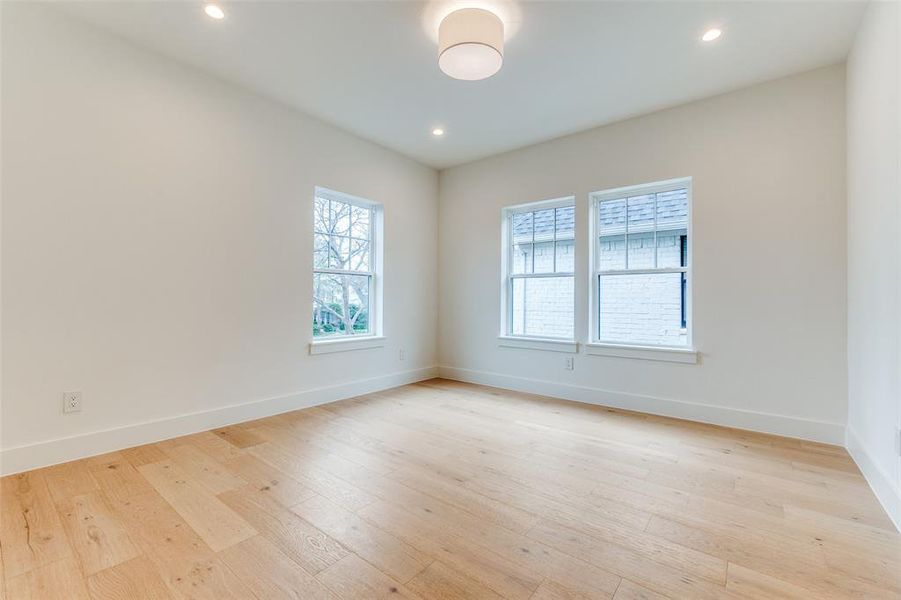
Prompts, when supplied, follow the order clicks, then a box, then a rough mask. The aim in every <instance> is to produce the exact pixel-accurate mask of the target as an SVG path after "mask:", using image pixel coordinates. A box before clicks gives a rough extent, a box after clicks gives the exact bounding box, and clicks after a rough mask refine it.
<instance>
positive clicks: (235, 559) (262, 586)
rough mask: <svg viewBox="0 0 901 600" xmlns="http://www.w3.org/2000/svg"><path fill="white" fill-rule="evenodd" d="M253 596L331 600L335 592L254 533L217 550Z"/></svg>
mask: <svg viewBox="0 0 901 600" xmlns="http://www.w3.org/2000/svg"><path fill="white" fill-rule="evenodd" d="M220 558H221V560H222V562H223V563H224V564H225V566H227V567H228V568H229V569H231V571H232V573H234V574H235V576H236V577H238V579H240V580H241V581H242V582H243V583H244V584H245V585H246V586H247V588H248V589H249V590H250V591H251V592H252V593H253V594H254V596H255V597H256V598H261V599H265V600H282V599H284V600H291V599H295V600H296V599H298V598H303V599H304V600H334V599H335V598H336V596H335V595H334V594H333V593H332V592H331V591H330V590H329V589H328V588H326V587H325V586H324V585H323V584H322V583H320V582H319V581H318V580H317V579H316V578H315V577H314V576H313V575H311V574H309V573H307V572H306V571H304V570H303V568H302V567H301V566H300V565H299V564H297V563H296V562H294V561H292V560H291V559H290V558H288V556H287V555H285V554H284V553H282V552H281V551H280V550H279V549H278V548H277V547H276V546H275V545H274V544H273V543H271V542H269V541H268V540H266V539H265V538H264V537H263V536H261V535H256V536H254V537H252V538H250V539H248V540H244V541H243V542H241V543H239V544H235V545H234V546H232V547H231V548H228V549H226V550H223V551H222V553H221V554H220Z"/></svg>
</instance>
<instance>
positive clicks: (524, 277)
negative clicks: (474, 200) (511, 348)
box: [501, 198, 575, 340]
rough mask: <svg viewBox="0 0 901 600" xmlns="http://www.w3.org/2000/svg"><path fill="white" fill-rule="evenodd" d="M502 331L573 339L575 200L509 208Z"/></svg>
mask: <svg viewBox="0 0 901 600" xmlns="http://www.w3.org/2000/svg"><path fill="white" fill-rule="evenodd" d="M503 239H504V266H503V267H504V283H503V294H502V295H503V313H504V316H503V318H504V321H503V322H504V327H503V328H502V332H501V333H502V335H505V336H509V337H525V338H550V339H563V340H572V339H573V338H574V333H575V331H574V330H575V324H574V318H575V306H574V305H575V290H574V283H575V277H574V271H575V200H574V199H573V198H565V199H561V200H552V201H545V202H537V203H534V204H525V205H521V206H516V207H511V208H507V209H505V210H504V235H503Z"/></svg>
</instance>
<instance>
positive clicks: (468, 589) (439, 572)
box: [407, 561, 503, 600]
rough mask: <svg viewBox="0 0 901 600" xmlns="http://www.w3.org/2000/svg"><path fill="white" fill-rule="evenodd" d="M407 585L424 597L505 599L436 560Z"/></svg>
mask: <svg viewBox="0 0 901 600" xmlns="http://www.w3.org/2000/svg"><path fill="white" fill-rule="evenodd" d="M407 587H408V588H409V589H411V590H412V591H414V592H416V593H417V594H419V595H420V596H422V597H423V598H434V599H435V600H456V599H459V600H503V598H502V596H499V595H498V594H495V593H494V592H493V591H491V590H490V589H488V588H487V587H485V586H484V585H482V584H481V583H479V582H478V581H476V580H474V579H471V578H469V577H467V576H466V575H464V574H463V573H460V572H459V571H456V570H454V569H452V568H450V567H448V566H447V565H445V564H444V563H442V562H440V561H435V562H433V563H432V564H431V565H429V567H428V568H427V569H425V570H424V571H423V572H421V573H419V574H418V575H417V576H416V577H414V578H413V579H412V580H411V581H410V582H409V583H408V584H407Z"/></svg>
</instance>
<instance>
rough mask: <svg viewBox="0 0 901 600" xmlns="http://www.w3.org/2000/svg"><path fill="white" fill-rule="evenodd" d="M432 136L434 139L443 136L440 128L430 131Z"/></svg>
mask: <svg viewBox="0 0 901 600" xmlns="http://www.w3.org/2000/svg"><path fill="white" fill-rule="evenodd" d="M432 135H434V136H435V137H441V136H442V135H444V130H443V129H441V128H440V127H436V128H435V129H433V130H432Z"/></svg>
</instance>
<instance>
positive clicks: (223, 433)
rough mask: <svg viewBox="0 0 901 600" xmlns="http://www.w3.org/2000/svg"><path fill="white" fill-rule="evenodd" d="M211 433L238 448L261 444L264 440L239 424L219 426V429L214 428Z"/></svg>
mask: <svg viewBox="0 0 901 600" xmlns="http://www.w3.org/2000/svg"><path fill="white" fill-rule="evenodd" d="M213 433H214V434H216V435H218V436H219V437H221V438H222V439H223V440H225V441H227V442H228V443H230V444H232V445H234V446H236V447H238V448H249V447H251V446H256V445H257V444H262V443H263V441H264V440H263V439H261V438H259V437H257V436H256V435H255V434H253V433H251V432H249V431H248V430H247V429H245V428H244V427H243V426H241V425H232V426H230V427H220V428H219V429H214V430H213Z"/></svg>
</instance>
